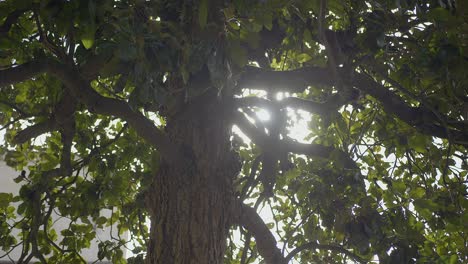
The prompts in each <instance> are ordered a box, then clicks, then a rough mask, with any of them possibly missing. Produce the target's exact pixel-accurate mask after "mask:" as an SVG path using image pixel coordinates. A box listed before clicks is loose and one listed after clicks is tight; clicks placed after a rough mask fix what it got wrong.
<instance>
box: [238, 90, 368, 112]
mask: <svg viewBox="0 0 468 264" xmlns="http://www.w3.org/2000/svg"><path fill="white" fill-rule="evenodd" d="M353 91H354V92H353V93H351V95H352V96H351V97H350V98H343V97H342V96H340V95H338V94H334V95H332V96H330V98H328V100H327V101H325V102H315V101H311V100H307V99H302V98H297V97H286V98H284V99H282V100H280V101H274V102H273V101H271V100H268V99H265V98H261V97H244V98H236V99H235V102H236V105H237V106H238V107H241V108H242V107H259V108H264V109H266V110H268V111H269V112H270V113H271V112H272V111H273V109H274V106H273V104H277V105H278V106H279V107H280V108H281V109H283V108H286V107H292V108H296V109H300V110H304V111H307V112H309V113H313V114H318V115H327V114H329V113H330V112H332V111H337V110H338V109H339V108H340V107H341V106H343V105H345V104H346V103H349V102H350V101H352V100H354V99H356V98H357V96H358V94H359V93H358V91H357V90H353Z"/></svg>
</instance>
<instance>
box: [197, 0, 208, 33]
mask: <svg viewBox="0 0 468 264" xmlns="http://www.w3.org/2000/svg"><path fill="white" fill-rule="evenodd" d="M208 1H209V0H200V4H199V5H198V24H199V25H200V27H201V28H205V26H206V22H207V19H208Z"/></svg>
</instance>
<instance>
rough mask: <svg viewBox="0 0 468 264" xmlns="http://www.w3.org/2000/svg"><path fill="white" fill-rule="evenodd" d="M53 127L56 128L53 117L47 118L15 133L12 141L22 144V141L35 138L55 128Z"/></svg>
mask: <svg viewBox="0 0 468 264" xmlns="http://www.w3.org/2000/svg"><path fill="white" fill-rule="evenodd" d="M55 128H56V126H55V121H54V120H53V119H49V120H47V121H44V122H41V123H37V124H34V125H32V126H30V127H27V128H25V129H23V130H21V131H20V132H18V134H16V136H15V139H14V141H13V143H14V144H23V143H24V142H26V141H28V140H30V139H31V138H35V137H38V136H40V135H42V134H44V133H47V132H50V131H53V130H55Z"/></svg>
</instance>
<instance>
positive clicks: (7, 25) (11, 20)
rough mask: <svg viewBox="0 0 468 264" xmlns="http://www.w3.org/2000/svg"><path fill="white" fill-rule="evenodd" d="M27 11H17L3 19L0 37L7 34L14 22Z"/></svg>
mask: <svg viewBox="0 0 468 264" xmlns="http://www.w3.org/2000/svg"><path fill="white" fill-rule="evenodd" d="M26 11H28V9H17V10H15V11H13V12H11V13H10V14H8V16H7V17H6V19H5V22H3V24H2V25H1V26H0V36H2V35H4V34H6V33H8V31H10V29H11V26H13V24H14V23H16V21H18V19H19V18H20V17H21V15H23V14H24V12H26Z"/></svg>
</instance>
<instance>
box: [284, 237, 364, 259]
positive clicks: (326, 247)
mask: <svg viewBox="0 0 468 264" xmlns="http://www.w3.org/2000/svg"><path fill="white" fill-rule="evenodd" d="M308 249H319V250H330V251H335V252H338V253H341V254H344V255H346V256H348V257H350V258H352V259H353V260H354V261H357V262H359V263H367V261H365V260H364V259H362V258H361V257H359V256H358V255H356V254H354V253H352V252H350V251H348V250H346V249H345V248H343V247H341V246H338V245H322V244H318V243H315V242H309V243H306V244H303V245H301V246H299V247H297V248H295V249H294V250H293V251H291V253H289V254H288V255H287V256H286V261H287V262H289V261H290V260H291V259H292V258H294V257H295V256H296V255H297V254H299V253H300V252H302V251H304V250H308Z"/></svg>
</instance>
